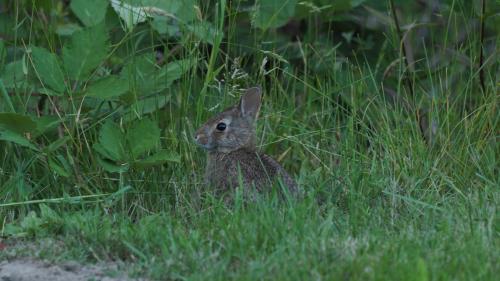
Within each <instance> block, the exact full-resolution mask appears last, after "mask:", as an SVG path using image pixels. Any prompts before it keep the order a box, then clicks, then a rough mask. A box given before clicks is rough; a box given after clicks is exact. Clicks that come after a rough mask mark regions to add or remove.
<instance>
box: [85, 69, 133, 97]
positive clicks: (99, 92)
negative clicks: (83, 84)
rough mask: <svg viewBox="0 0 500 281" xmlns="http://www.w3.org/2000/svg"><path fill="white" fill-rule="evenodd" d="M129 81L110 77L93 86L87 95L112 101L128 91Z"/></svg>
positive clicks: (113, 76)
mask: <svg viewBox="0 0 500 281" xmlns="http://www.w3.org/2000/svg"><path fill="white" fill-rule="evenodd" d="M128 87H129V85H128V81H127V80H124V79H122V78H120V77H118V76H115V75H110V76H107V77H105V78H102V79H100V80H98V81H96V82H94V83H93V84H91V85H90V86H89V87H88V88H87V91H86V92H85V94H86V95H87V96H88V97H95V98H100V99H105V100H107V99H112V98H115V97H119V96H121V95H123V94H124V93H126V92H127V91H128Z"/></svg>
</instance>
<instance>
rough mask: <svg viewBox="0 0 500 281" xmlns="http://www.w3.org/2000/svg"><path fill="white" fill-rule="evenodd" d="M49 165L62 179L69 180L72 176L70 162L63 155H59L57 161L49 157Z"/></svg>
mask: <svg viewBox="0 0 500 281" xmlns="http://www.w3.org/2000/svg"><path fill="white" fill-rule="evenodd" d="M48 164H49V167H50V169H51V170H52V171H54V172H55V173H56V174H58V175H60V176H61V177H65V178H67V177H69V176H70V175H71V170H70V169H69V165H68V162H67V161H66V159H64V157H63V156H62V155H57V158H56V159H54V158H53V157H49V161H48Z"/></svg>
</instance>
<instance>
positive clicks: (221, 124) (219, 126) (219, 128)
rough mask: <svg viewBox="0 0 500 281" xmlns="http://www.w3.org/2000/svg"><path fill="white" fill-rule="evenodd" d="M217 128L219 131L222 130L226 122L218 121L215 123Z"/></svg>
mask: <svg viewBox="0 0 500 281" xmlns="http://www.w3.org/2000/svg"><path fill="white" fill-rule="evenodd" d="M216 128H217V130H219V131H224V130H225V129H226V123H224V122H220V123H219V124H217V127H216Z"/></svg>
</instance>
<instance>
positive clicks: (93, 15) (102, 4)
mask: <svg viewBox="0 0 500 281" xmlns="http://www.w3.org/2000/svg"><path fill="white" fill-rule="evenodd" d="M70 7H71V10H72V11H73V13H75V15H76V16H77V17H78V18H79V19H80V20H81V21H82V22H83V24H84V25H86V26H93V25H96V24H98V23H100V22H102V21H103V20H104V17H105V16H106V9H107V8H108V0H72V1H71V4H70Z"/></svg>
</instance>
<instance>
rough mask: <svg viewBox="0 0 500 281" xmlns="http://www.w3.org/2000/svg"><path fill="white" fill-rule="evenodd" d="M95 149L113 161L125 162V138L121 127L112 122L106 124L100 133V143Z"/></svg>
mask: <svg viewBox="0 0 500 281" xmlns="http://www.w3.org/2000/svg"><path fill="white" fill-rule="evenodd" d="M94 149H95V150H96V151H97V152H98V153H100V154H101V155H102V156H104V157H106V158H109V159H111V160H114V161H120V160H124V159H125V153H124V137H123V133H122V131H121V130H120V126H118V125H117V124H115V123H114V122H111V121H108V122H106V123H105V124H104V125H103V126H102V127H101V130H100V131H99V143H98V144H96V145H94Z"/></svg>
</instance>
